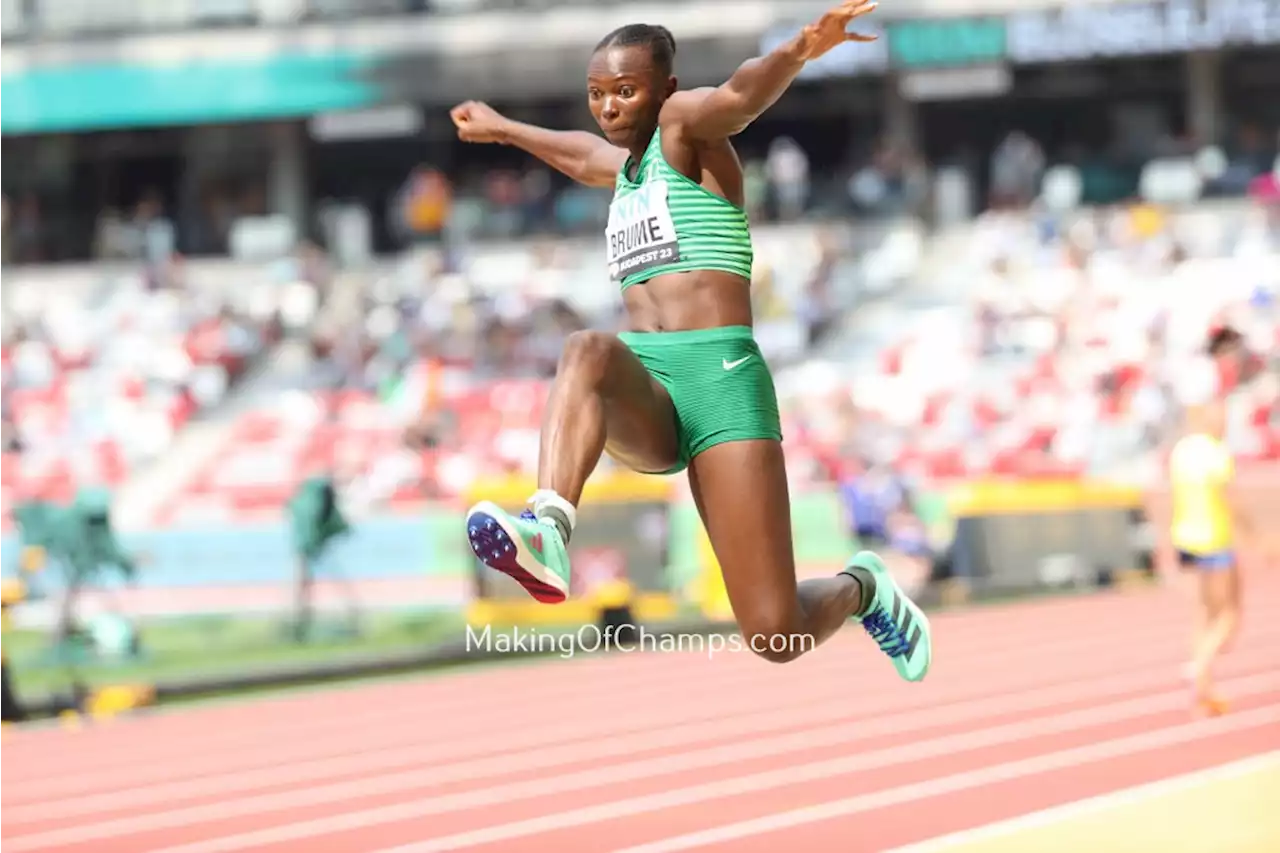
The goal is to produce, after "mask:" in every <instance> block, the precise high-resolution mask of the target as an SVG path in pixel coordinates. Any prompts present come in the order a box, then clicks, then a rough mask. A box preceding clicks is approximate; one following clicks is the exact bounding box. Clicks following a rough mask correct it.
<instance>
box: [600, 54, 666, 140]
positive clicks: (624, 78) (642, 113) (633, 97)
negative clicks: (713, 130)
mask: <svg viewBox="0 0 1280 853" xmlns="http://www.w3.org/2000/svg"><path fill="white" fill-rule="evenodd" d="M675 85H676V81H675V78H674V77H666V76H664V75H662V74H661V73H659V71H658V69H657V68H656V67H655V66H654V64H653V56H652V55H651V54H650V53H649V50H648V48H645V47H643V46H638V45H637V46H633V47H608V48H605V49H604V50H600V51H597V52H596V53H595V54H594V55H593V56H592V57H591V62H590V63H589V64H588V65H587V103H588V104H589V105H590V106H591V115H593V116H594V117H595V120H596V124H598V125H600V129H601V130H603V131H604V135H605V138H606V139H608V140H609V141H610V142H611V143H613V144H614V145H617V146H618V147H620V148H633V149H634V148H637V147H643V146H644V145H646V144H648V141H649V139H650V137H651V136H652V135H653V131H654V129H655V128H656V127H657V126H658V113H659V112H660V111H661V110H662V104H663V102H665V101H666V99H667V97H668V96H669V95H670V94H671V93H672V92H673V91H675Z"/></svg>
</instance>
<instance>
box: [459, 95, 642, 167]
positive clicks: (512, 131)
mask: <svg viewBox="0 0 1280 853" xmlns="http://www.w3.org/2000/svg"><path fill="white" fill-rule="evenodd" d="M449 115H450V117H452V118H453V123H454V124H455V125H456V126H457V128H458V138H459V139H461V140H463V141H464V142H497V143H499V144H501V145H514V146H515V147H517V148H519V149H521V150H523V151H527V152H529V153H530V154H532V155H533V156H534V157H537V158H538V159H539V160H541V161H542V162H544V163H546V164H547V165H548V166H550V167H552V168H553V169H556V170H558V171H560V172H563V173H564V174H565V175H568V176H569V177H570V178H572V179H573V180H575V181H577V182H578V183H580V184H586V185H587V186H589V187H612V186H613V184H614V181H615V180H616V179H617V177H618V172H619V170H621V169H622V164H623V163H625V162H626V160H627V152H626V151H624V150H623V149H621V148H615V147H614V146H612V145H610V144H609V143H608V142H607V141H605V140H604V139H602V138H600V137H599V136H596V135H595V134H594V133H587V132H586V131H583V130H548V129H547V128H545V127H538V126H536V125H532V124H525V123H524V122H521V121H513V120H511V119H509V118H507V117H506V116H503V115H501V114H499V113H498V111H497V110H495V109H493V108H492V107H490V106H489V105H488V104H483V103H480V102H479V101H468V102H466V103H465V104H459V105H458V106H456V107H454V108H453V109H452V110H451V111H450V113H449Z"/></svg>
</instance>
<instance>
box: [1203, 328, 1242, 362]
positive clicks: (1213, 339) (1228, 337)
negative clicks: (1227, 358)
mask: <svg viewBox="0 0 1280 853" xmlns="http://www.w3.org/2000/svg"><path fill="white" fill-rule="evenodd" d="M1242 343H1244V335H1241V334H1240V333H1239V332H1237V331H1236V330H1235V329H1234V328H1232V327H1231V326H1217V327H1215V328H1214V329H1213V330H1212V331H1211V332H1210V334H1209V341H1208V343H1207V344H1206V345H1205V351H1206V352H1208V353H1209V355H1212V356H1218V355H1221V354H1222V353H1224V352H1226V351H1227V350H1229V349H1231V348H1233V347H1235V346H1237V345H1239V344H1242Z"/></svg>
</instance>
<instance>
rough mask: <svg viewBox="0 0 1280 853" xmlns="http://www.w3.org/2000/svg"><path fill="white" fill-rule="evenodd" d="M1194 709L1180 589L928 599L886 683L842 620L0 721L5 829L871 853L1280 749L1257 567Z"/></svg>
mask: <svg viewBox="0 0 1280 853" xmlns="http://www.w3.org/2000/svg"><path fill="white" fill-rule="evenodd" d="M1251 580H1253V581H1254V582H1253V583H1252V584H1251V585H1250V586H1249V587H1248V589H1247V593H1248V595H1247V597H1248V601H1247V605H1248V610H1247V612H1246V615H1245V630H1244V632H1243V634H1242V635H1241V637H1240V639H1239V642H1238V643H1237V646H1236V648H1235V649H1234V650H1233V652H1232V654H1231V655H1230V656H1229V657H1228V658H1227V659H1226V661H1225V662H1224V664H1223V665H1222V667H1221V672H1220V677H1221V678H1222V679H1223V687H1224V688H1225V691H1226V692H1227V694H1228V695H1229V696H1230V697H1231V698H1232V699H1233V700H1234V704H1233V709H1232V712H1231V713H1229V714H1228V715H1226V716H1224V717H1221V718H1219V719H1215V720H1197V719H1194V718H1193V717H1192V716H1191V715H1190V713H1189V710H1188V705H1187V695H1186V693H1185V690H1184V688H1183V686H1182V684H1181V683H1180V669H1181V664H1182V661H1183V659H1184V657H1185V652H1186V648H1187V639H1186V630H1187V629H1186V626H1187V612H1186V605H1185V603H1184V602H1183V601H1182V600H1180V599H1179V598H1178V597H1177V596H1174V595H1172V594H1171V593H1154V594H1153V593H1142V594H1133V595H1127V596H1126V595H1107V596H1099V597H1095V598H1091V599H1088V600H1073V601H1061V602H1053V603H1038V604H1022V605H1016V606H1009V607H1001V608H995V609H988V610H983V611H973V612H968V613H963V614H946V615H940V616H937V617H935V619H934V633H935V660H934V667H933V672H932V673H931V674H930V676H929V678H928V679H927V680H926V681H925V682H924V683H922V684H918V685H910V684H906V683H903V682H901V681H899V680H898V678H897V676H896V675H895V674H894V672H893V669H892V667H890V666H889V663H888V661H887V660H885V659H884V658H883V657H881V656H880V654H879V652H877V651H876V650H875V648H874V646H872V645H871V643H870V641H868V640H867V639H866V638H865V637H864V636H862V635H861V634H860V633H858V632H857V631H856V630H854V629H852V628H851V629H850V630H849V631H847V632H846V633H845V634H843V635H841V636H840V637H838V638H837V639H835V640H833V641H832V642H831V643H830V644H828V645H827V646H824V647H823V648H821V649H819V650H818V651H817V652H815V653H813V654H811V655H807V656H805V657H804V658H802V659H801V660H800V661H797V662H796V663H792V664H789V665H787V666H782V667H779V666H776V665H772V664H768V663H765V662H763V661H761V660H759V659H757V658H755V657H753V656H751V655H749V654H747V653H722V654H720V655H719V656H717V657H714V658H709V657H708V655H707V654H706V653H705V652H702V653H696V652H695V653H686V654H664V653H652V654H639V653H632V654H625V655H615V656H612V657H609V658H600V657H597V658H590V659H589V658H579V659H577V660H574V661H563V662H553V663H546V664H537V665H532V666H528V667H522V668H516V669H502V670H488V671H482V672H473V673H462V674H452V675H448V676H444V677H437V678H430V679H423V680H420V681H412V682H409V681H404V682H396V683H388V684H381V685H377V686H365V687H361V688H358V689H346V690H332V691H324V692H315V693H308V694H302V695H299V694H295V695H292V696H287V697H281V698H275V699H271V700H261V701H256V702H246V703H241V704H234V705H220V706H207V707H203V708H198V709H187V710H183V711H175V712H171V713H163V714H155V715H153V716H151V717H149V718H137V719H132V720H127V721H126V720H117V721H114V722H111V723H108V724H105V725H101V726H89V727H87V728H86V729H84V730H82V731H78V732H67V731H58V730H44V731H40V730H32V731H21V732H17V733H11V736H10V737H8V738H7V739H6V741H5V746H4V788H3V809H4V814H3V816H4V822H3V846H4V850H5V851H6V853H20V851H32V850H64V851H85V853H88V851H93V853H113V851H114V852H115V853H119V852H120V851H129V853H142V851H165V853H178V851H182V853H197V851H207V852H208V853H213V851H233V850H253V851H285V850H291V851H299V850H305V851H308V853H326V851H385V850H392V849H394V850H396V851H397V853H410V851H412V853H426V851H438V850H473V851H486V853H489V851H492V853H497V851H504V853H518V851H541V850H554V851H556V853H579V851H590V852H591V853H606V851H623V850H626V851H627V853H641V851H644V853H658V851H670V850H692V849H697V850H715V851H718V852H719V853H726V851H735V853H754V851H760V853H776V851H778V850H781V849H790V850H797V851H798V850H803V851H806V853H809V851H812V853H825V851H840V853H858V851H883V850H887V849H890V848H893V847H895V846H898V845H902V844H906V843H908V842H912V841H919V840H922V839H925V838H929V837H933V836H936V835H939V834H942V833H945V832H951V831H955V830H959V829H964V828H967V827H972V826H977V825H981V824H984V823H988V822H991V821H995V820H1000V819H1003V818H1008V817H1013V816H1016V815H1019V814H1023V813H1026V812H1028V811H1032V810H1035V809H1040V808H1044V807H1047V806H1051V805H1055V804H1060V803H1065V802H1070V801H1074V800H1078V799H1081V798H1084V797H1087V796H1093V795H1097V794H1100V793H1105V792H1107V791H1111V790H1117V789H1120V788H1124V787H1128V786H1131V785H1135V784H1139V783H1143V782H1148V781H1152V780H1155V779H1158V778H1162V777H1165V776H1169V775H1175V774H1179V773H1185V772H1189V771H1194V770H1198V769H1202V768H1205V767H1209V766H1213V765H1217V764H1223V763H1226V762H1228V761H1232V760H1235V759H1238V758H1241V757H1244V756H1247V755H1250V754H1255V753H1261V752H1265V751H1268V750H1273V749H1277V748H1280V623H1277V622H1276V620H1275V619H1274V618H1269V617H1268V615H1267V614H1268V613H1271V614H1274V613H1276V612H1280V584H1278V583H1277V581H1276V580H1275V579H1272V578H1257V579H1251Z"/></svg>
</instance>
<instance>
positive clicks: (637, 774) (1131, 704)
mask: <svg viewBox="0 0 1280 853" xmlns="http://www.w3.org/2000/svg"><path fill="white" fill-rule="evenodd" d="M1246 685H1247V686H1246ZM1278 686H1280V674H1270V675H1266V676H1257V677H1254V678H1250V679H1241V680H1240V681H1239V682H1237V684H1236V686H1234V687H1233V688H1232V690H1233V692H1235V693H1237V694H1244V693H1267V692H1273V691H1274V690H1275V689H1277V687H1278ZM1185 703H1186V696H1185V693H1184V692H1183V691H1177V692H1171V693H1169V694H1167V695H1165V696H1158V697H1149V698H1144V699H1138V700H1131V701H1128V702H1123V703H1118V704H1115V705H1105V706H1101V707H1097V708H1091V709H1088V710H1084V711H1079V712H1075V713H1071V714H1066V715H1063V716H1060V717H1053V718H1040V719H1036V720H1032V721H1028V722H1024V723H1012V724H1004V725H998V726H993V727H990V728H986V729H980V730H977V731H970V732H963V733H959V734H955V735H947V736H943V737H939V738H933V739H929V740H919V741H911V742H907V743H901V742H899V743H898V745H896V746H894V747H891V748H886V749H880V750H873V751H868V752H863V753H859V754H856V755H850V756H843V757H840V758H836V759H825V760H822V761H816V762H809V763H805V764H795V765H790V766H788V767H785V768H781V769H778V770H769V771H762V772H759V773H753V774H749V775H746V776H742V777H737V778H731V779H724V780H720V781H716V782H710V783H705V784H701V785H694V786H690V787H685V788H677V789H673V790H670V791H666V792H663V793H662V794H656V795H646V796H643V797H638V798H632V799H623V800H618V801H615V802H613V803H607V804H603V805H600V806H593V807H588V808H584V809H576V810H571V811H568V812H565V813H563V814H560V815H548V816H546V817H543V818H538V819H535V820H528V821H517V822H515V823H511V824H506V825H503V826H497V827H491V828H488V829H484V830H478V831H476V832H467V833H462V834H460V835H457V836H452V837H451V838H457V839H471V838H475V837H478V838H481V839H482V840H492V841H501V840H503V839H505V838H508V837H512V838H514V837H520V836H523V835H526V834H534V833H537V832H545V831H548V830H550V829H554V828H558V827H559V826H560V823H558V821H563V822H564V824H563V825H564V826H566V827H567V826H576V825H579V824H580V823H583V822H593V821H596V820H606V819H609V817H610V816H616V817H621V816H624V815H628V814H641V813H644V812H649V811H657V810H660V809H665V808H672V807H674V806H679V805H684V804H688V803H696V802H704V801H707V800H712V799H717V798H719V797H727V796H733V795H735V794H739V793H747V792H752V791H758V790H768V789H772V788H778V787H782V786H785V785H791V784H798V783H803V782H812V781H817V780H821V779H826V778H830V777H833V776H839V775H848V774H852V773H855V772H860V771H866V770H871V769H876V768H883V767H891V766H895V765H899V764H903V763H908V762H917V761H923V760H926V759H930V758H940V757H944V756H949V755H954V754H956V753H957V752H962V751H966V750H975V749H981V748H985V747H991V746H1000V745H1004V744H1008V743H1013V742H1017V741H1022V740H1030V739H1034V738H1038V737H1043V736H1045V735H1050V734H1060V733H1063V732H1068V731H1073V730H1076V729H1085V728H1089V727H1091V726H1097V725H1106V724H1109V723H1114V722H1119V721H1123V720H1126V719H1130V718H1134V717H1142V716H1146V715H1149V714H1152V713H1159V712H1160V711H1164V710H1173V709H1180V708H1183V707H1185ZM1275 713H1276V712H1275V711H1272V712H1271V714H1272V716H1273V717H1274V716H1275ZM1242 716H1243V715H1242ZM876 723H880V724H881V725H883V726H884V727H885V729H884V730H880V729H877V730H876V731H877V732H878V733H879V734H882V735H883V734H888V733H889V731H890V730H891V729H892V727H893V720H892V719H888V720H885V721H883V722H882V723H881V721H869V722H868V724H867V726H871V725H875V724H876ZM842 728H844V729H849V728H850V727H848V726H844V727H842ZM862 728H866V727H865V726H864V727H862ZM908 731H909V730H908ZM824 738H825V739H823V740H819V739H817V738H814V737H811V736H809V733H803V732H802V733H798V734H797V735H796V736H793V737H791V738H789V739H785V740H784V739H777V740H776V741H775V742H772V743H769V742H755V743H743V744H735V745H732V746H728V747H719V748H716V749H712V750H705V751H699V752H693V753H687V754H682V755H675V756H664V757H662V758H657V759H649V760H644V761H637V762H630V763H626V764H618V765H612V766H606V767H602V768H599V769H593V770H589V771H583V772H579V773H573V774H568V775H564V776H559V777H548V778H544V779H534V780H530V781H528V782H521V783H515V784H509V785H500V786H495V787H492V788H487V789H480V790H473V791H467V792H464V793H460V794H455V795H446V796H443V797H427V798H422V799H418V800H411V801H408V802H402V803H396V804H394V805H389V806H381V807H377V808H372V809H365V810H361V811H354V812H347V813H343V814H337V815H332V816H329V817H324V818H319V819H316V820H311V821H298V822H295V823H289V824H285V825H281V826H275V827H270V828H267V829H262V830H258V831H253V832H247V833H241V834H238V835H230V836H225V837H222V838H213V839H208V840H204V841H198V842H194V843H191V844H183V845H177V846H174V847H170V848H167V849H166V850H165V851H164V853H178V851H181V853H197V851H198V853H225V851H230V850H243V849H246V848H251V847H255V846H260V845H264V844H278V843H283V842H297V841H299V840H301V839H306V838H315V837H319V836H324V835H329V834H331V833H335V832H344V831H348V830H356V829H364V828H367V827H370V826H377V825H382V824H387V823H395V822H400V821H407V820H414V819H417V818H422V817H425V816H428V815H437V814H443V813H447V812H452V811H458V810H462V809H471V808H482V807H490V806H501V805H504V804H507V803H510V802H513V801H515V800H517V799H530V798H538V797H547V796H552V795H559V794H564V793H568V792H571V791H582V790H592V789H596V788H599V787H602V786H606V785H616V784H618V783H620V782H627V781H634V780H636V779H644V778H652V777H654V776H657V775H666V774H677V773H681V772H688V771H691V770H697V769H703V768H707V767H717V766H726V765H730V766H731V765H732V764H733V763H735V762H739V761H743V760H749V759H752V758H761V757H773V756H777V755H786V754H788V753H790V752H791V751H793V750H798V749H807V748H812V747H815V746H822V745H825V744H829V743H831V742H832V738H833V735H830V734H825V735H824ZM134 831H136V830H134ZM477 833H479V834H478V835H477ZM508 833H511V834H508ZM98 837H101V833H99V832H97V831H95V832H92V834H91V835H90V837H88V838H85V837H83V836H82V835H81V834H80V833H79V832H78V831H77V830H76V829H71V830H68V831H67V833H65V834H64V833H59V832H51V833H45V834H42V836H39V837H37V836H27V837H26V838H25V839H24V838H15V839H11V840H10V842H9V843H10V845H13V844H14V842H23V845H22V846H20V847H15V846H11V847H10V851H11V852H12V851H14V850H25V849H31V848H32V847H33V846H35V847H40V846H51V845H54V844H63V843H75V842H79V841H82V840H92V839H93V838H98ZM36 840H38V841H39V844H38V845H34V844H33V841H36ZM448 841H449V839H441V840H439V841H438V842H434V843H440V844H444V843H446V842H448ZM450 843H451V842H450ZM465 843H466V844H472V843H480V842H479V841H469V840H468V841H466V842H465ZM464 846H465V845H464ZM413 849H415V850H416V849H417V848H413ZM423 849H430V850H434V849H437V848H435V847H428V848H423ZM439 849H453V848H452V847H449V846H445V847H441V848H439Z"/></svg>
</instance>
